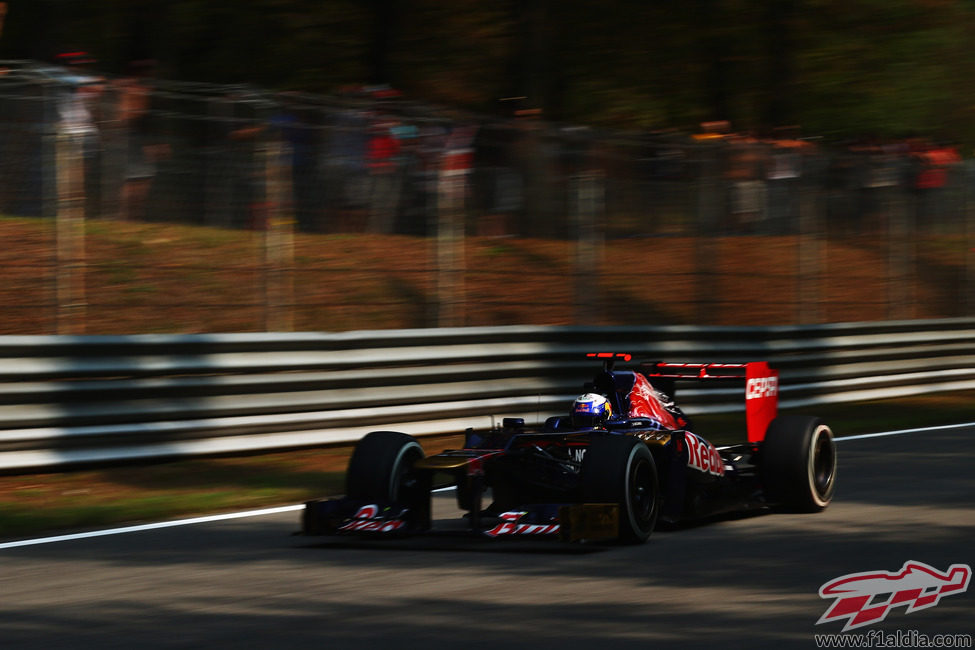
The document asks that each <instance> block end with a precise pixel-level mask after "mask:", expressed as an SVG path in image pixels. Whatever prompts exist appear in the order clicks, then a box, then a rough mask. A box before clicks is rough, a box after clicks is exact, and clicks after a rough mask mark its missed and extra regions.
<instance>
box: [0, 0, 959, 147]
mask: <svg viewBox="0 0 975 650" xmlns="http://www.w3.org/2000/svg"><path fill="white" fill-rule="evenodd" d="M8 5H9V11H8V17H7V21H6V25H5V27H4V32H3V34H2V37H0V55H2V56H3V57H4V58H7V59H18V58H32V59H46V60H53V57H54V56H55V55H56V54H57V53H58V52H60V51H66V50H68V49H84V50H87V51H90V52H92V53H93V54H94V55H95V56H96V57H97V58H98V60H99V67H100V68H101V69H103V70H104V71H106V72H120V71H122V70H124V68H125V65H126V64H127V63H128V62H129V61H131V60H134V59H141V58H153V59H156V60H157V61H158V63H159V73H160V74H161V75H164V76H166V77H168V78H172V79H184V80H193V81H212V82H220V83H226V82H233V83H240V82H247V83H252V84H255V85H261V86H267V87H270V88H275V89H300V90H307V91H314V92H328V91H331V90H334V89H335V88H337V87H339V86H343V85H349V84H364V83H389V84H391V85H394V86H396V87H397V88H399V89H400V90H402V91H403V92H404V93H406V94H407V95H408V96H410V97H411V98H414V99H418V100H429V101H435V102H438V103H445V104H448V105H456V106H462V107H466V108H473V109H477V110H481V111H495V110H501V109H499V107H500V106H506V108H507V107H510V105H506V104H504V103H503V102H499V100H500V99H502V98H508V97H524V98H525V99H523V100H521V104H520V106H522V107H523V108H534V109H539V110H540V111H541V112H542V113H543V114H544V115H545V116H546V117H548V118H550V119H557V120H565V121H571V122H584V123H593V124H601V125H609V126H619V127H626V128H648V129H668V128H682V129H692V128H696V126H697V124H698V123H700V122H701V121H705V120H715V119H723V120H728V121H730V122H731V123H732V125H733V126H734V127H735V128H737V129H741V130H745V129H749V130H761V129H768V128H772V127H775V126H778V125H799V126H801V127H802V128H803V130H804V131H805V132H806V133H809V134H819V135H824V136H827V137H863V136H867V135H869V136H877V137H900V136H904V135H908V134H927V135H931V136H935V137H943V138H951V139H956V140H965V141H975V131H973V129H972V127H971V126H970V125H971V124H973V123H975V120H973V119H972V118H973V117H975V116H973V115H972V113H973V111H975V101H973V99H972V98H969V97H968V95H969V94H972V93H973V92H975V91H973V90H972V89H971V84H970V82H969V80H970V79H971V78H972V74H971V72H972V71H973V68H975V51H973V49H972V48H971V46H970V44H971V43H972V42H973V38H972V37H973V36H975V3H973V2H971V1H969V0H853V1H851V0H759V1H755V0H683V1H678V0H612V1H611V2H607V3H594V2H590V1H588V0H561V1H559V2H556V1H555V0H497V1H496V2H483V1H481V0H452V1H451V2H443V1H442V0H249V1H247V0H245V1H241V0H236V1H232V0H84V1H82V0H11V1H10V2H8Z"/></svg>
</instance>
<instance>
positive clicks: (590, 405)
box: [569, 393, 613, 427]
mask: <svg viewBox="0 0 975 650" xmlns="http://www.w3.org/2000/svg"><path fill="white" fill-rule="evenodd" d="M612 415H613V407H612V406H610V404H609V400H608V399H606V398H605V397H603V396H602V395H599V394H597V393H586V394H585V395H580V396H579V397H577V398H576V399H575V401H574V402H572V411H571V412H570V413H569V416H570V418H571V419H572V426H574V427H601V426H603V425H604V424H606V420H608V419H609V418H610V417H612Z"/></svg>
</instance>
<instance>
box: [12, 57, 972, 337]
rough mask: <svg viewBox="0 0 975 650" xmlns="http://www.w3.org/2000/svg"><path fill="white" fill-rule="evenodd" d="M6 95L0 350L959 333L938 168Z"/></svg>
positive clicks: (340, 108)
mask: <svg viewBox="0 0 975 650" xmlns="http://www.w3.org/2000/svg"><path fill="white" fill-rule="evenodd" d="M0 68H2V69H3V70H5V72H4V74H2V75H0V151H2V152H3V155H2V156H0V213H2V214H4V215H7V216H8V217H11V218H8V219H6V220H4V221H2V222H0V227H2V228H3V231H4V236H5V240H6V241H7V242H8V249H7V250H6V251H5V252H4V253H2V254H0V273H3V275H4V277H6V278H7V280H8V281H7V283H6V284H7V287H6V288H5V289H3V291H2V292H0V298H5V299H4V302H5V303H6V304H7V305H9V307H8V313H10V314H11V315H12V316H11V317H10V318H8V319H7V323H6V324H4V325H3V326H2V327H3V328H5V329H3V330H2V331H3V333H45V332H60V333H72V332H73V333H81V332H88V333H137V332H144V331H150V332H151V331H186V332H193V331H254V330H281V331H285V330H294V329H298V330H335V329H359V328H375V327H389V328H393V327H426V326H461V325H505V324H517V323H525V324H594V325H614V324H645V323H661V324H667V323H684V322H696V323H701V324H740V325H746V324H771V323H782V324H788V323H820V322H838V321H862V320H887V319H903V318H944V317H957V316H967V315H972V314H975V225H973V223H975V219H973V214H975V209H973V206H972V192H971V190H972V187H973V182H975V167H973V164H972V161H970V160H965V159H961V158H959V157H958V156H957V152H956V151H955V150H954V149H952V148H951V147H945V146H940V145H935V144H932V143H921V142H919V141H910V142H908V141H905V142H897V143H892V142H887V143H857V144H856V145H849V146H842V147H840V146H835V145H833V146H827V145H825V144H823V143H820V142H818V141H815V140H808V139H806V140H803V139H796V138H786V137H782V136H779V137H776V138H764V139H758V138H752V137H745V136H743V135H740V134H730V133H719V132H710V133H702V134H695V135H690V134H680V133H653V134H650V133H618V132H606V131H599V130H595V129H588V128H578V127H568V126H565V125H557V124H550V123H546V122H543V121H540V120H537V119H533V118H518V119H515V118H512V119H495V118H487V117H484V116H478V115H471V114H461V113H458V112H456V111H447V110H445V109H439V108H435V107H430V106H422V105H419V104H416V103H414V102H409V101H406V100H404V99H403V98H401V97H397V96H396V94H395V93H392V92H390V91H389V90H388V89H383V88H364V89H358V90H357V92H355V93H347V94H344V95H342V96H329V97H326V96H317V95H307V94H296V93H272V92H269V91H265V90H262V89H257V88H249V87H242V86H214V85H204V84H191V83H176V82H169V81H160V80H152V79H146V78H136V77H119V78H111V77H109V78H106V77H93V76H90V75H88V74H84V73H78V72H77V71H74V70H67V69H63V68H58V67H53V66H43V65H40V64H36V63H31V62H6V63H4V64H2V65H0ZM28 226H33V229H30V228H28ZM139 226H145V227H144V228H140V227H139ZM164 227H165V228H167V229H165V230H164V229H163V228H164ZM28 230H29V232H28Z"/></svg>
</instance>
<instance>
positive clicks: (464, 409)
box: [0, 319, 975, 472]
mask: <svg viewBox="0 0 975 650" xmlns="http://www.w3.org/2000/svg"><path fill="white" fill-rule="evenodd" d="M596 351H617V352H628V353H630V354H632V355H633V358H634V360H666V361H689V362H694V361H713V362H727V363H739V362H744V361H756V360H767V361H769V362H770V363H771V365H772V366H773V367H776V368H778V369H779V372H780V386H781V389H780V390H781V394H780V405H781V406H782V407H785V408H788V407H801V406H807V405H809V406H814V405H816V404H821V403H826V402H841V401H860V400H869V399H882V398H889V397H898V396H906V395H914V394H920V393H928V392H942V391H956V390H968V389H975V319H948V320H927V321H898V322H883V323H846V324H827V325H815V326H783V327H692V326H664V327H534V326H512V327H484V328H479V327H474V328H456V329H430V330H388V331H379V330H377V331H357V332H343V333H266V334H222V335H216V334H200V335H138V336H120V337H110V336H4V337H0V470H4V471H8V472H11V471H22V470H33V469H37V468H54V467H63V466H69V465H75V464H79V463H94V462H119V461H127V460H137V459H148V458H165V457H175V456H189V455H204V454H219V453H241V452H251V451H263V450H273V449H287V448H297V447H308V446H316V445H324V444H332V443H348V442H354V441H355V440H358V439H359V438H361V437H362V436H363V435H365V434H366V433H367V432H369V431H372V430H374V429H377V428H382V429H396V430H400V431H404V432H407V433H411V434H414V435H434V434H443V433H452V432H458V433H459V432H462V431H463V430H464V429H465V428H467V427H470V426H473V427H485V426H490V425H491V424H492V423H493V422H494V421H499V420H498V419H499V418H502V417H505V416H519V417H525V419H526V421H529V422H531V421H533V420H535V419H538V420H541V419H543V418H544V417H546V416H548V415H553V414H561V413H562V412H563V411H564V410H565V409H566V408H568V404H569V403H570V401H571V399H572V397H574V396H575V395H576V394H578V393H579V391H580V390H581V388H582V384H583V382H585V381H587V380H589V379H591V376H592V374H593V370H594V363H593V360H592V359H587V358H586V353H587V352H596ZM680 403H681V405H682V406H683V407H685V409H686V410H687V411H688V412H689V414H691V415H693V414H694V413H714V412H732V411H735V410H742V409H743V408H744V401H743V398H742V395H741V387H740V386H739V387H726V386H725V385H722V387H718V388H713V387H709V388H707V389H701V388H697V387H694V386H691V387H688V388H686V389H685V388H682V389H681V390H680Z"/></svg>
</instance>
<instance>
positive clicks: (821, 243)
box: [796, 176, 828, 325]
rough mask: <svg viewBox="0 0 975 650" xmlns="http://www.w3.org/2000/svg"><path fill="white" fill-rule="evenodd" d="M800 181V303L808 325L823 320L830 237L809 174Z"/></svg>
mask: <svg viewBox="0 0 975 650" xmlns="http://www.w3.org/2000/svg"><path fill="white" fill-rule="evenodd" d="M799 180H800V182H799V199H798V205H799V232H798V233H797V234H796V246H797V247H798V249H799V250H798V254H797V255H796V257H797V258H798V260H797V269H796V274H797V276H798V277H797V278H796V293H797V295H796V305H797V307H798V310H797V311H798V314H797V317H798V322H799V324H801V325H806V324H811V323H819V322H820V321H821V320H822V318H823V313H822V304H823V302H822V300H821V298H822V291H821V282H822V273H823V268H824V254H825V251H826V248H827V246H828V239H827V237H826V232H825V227H826V226H825V223H824V220H823V219H820V214H819V210H820V202H819V201H816V196H815V193H814V190H813V189H812V187H811V184H810V182H809V180H808V177H806V176H804V177H802V178H800V179H799Z"/></svg>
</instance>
